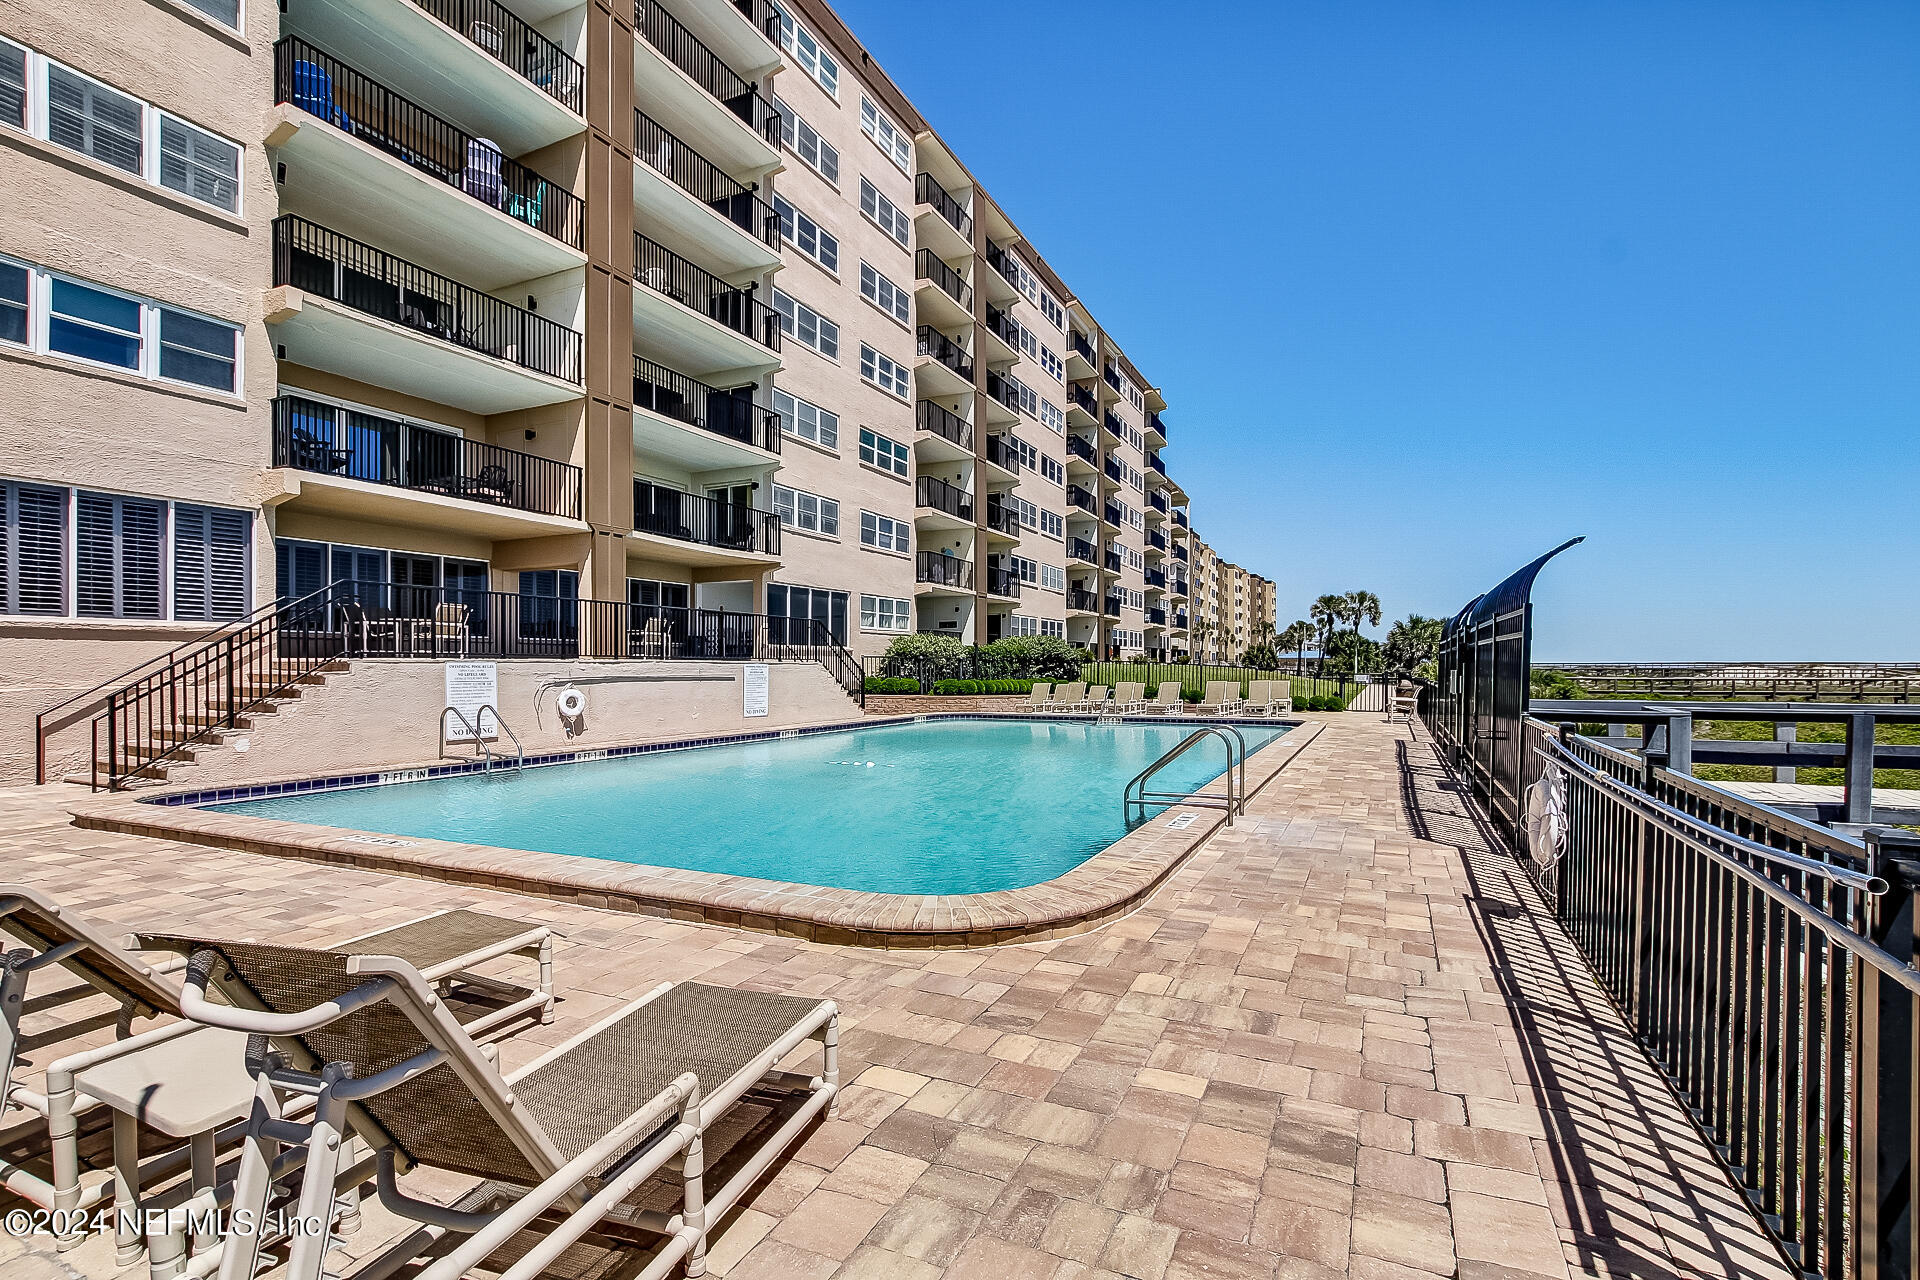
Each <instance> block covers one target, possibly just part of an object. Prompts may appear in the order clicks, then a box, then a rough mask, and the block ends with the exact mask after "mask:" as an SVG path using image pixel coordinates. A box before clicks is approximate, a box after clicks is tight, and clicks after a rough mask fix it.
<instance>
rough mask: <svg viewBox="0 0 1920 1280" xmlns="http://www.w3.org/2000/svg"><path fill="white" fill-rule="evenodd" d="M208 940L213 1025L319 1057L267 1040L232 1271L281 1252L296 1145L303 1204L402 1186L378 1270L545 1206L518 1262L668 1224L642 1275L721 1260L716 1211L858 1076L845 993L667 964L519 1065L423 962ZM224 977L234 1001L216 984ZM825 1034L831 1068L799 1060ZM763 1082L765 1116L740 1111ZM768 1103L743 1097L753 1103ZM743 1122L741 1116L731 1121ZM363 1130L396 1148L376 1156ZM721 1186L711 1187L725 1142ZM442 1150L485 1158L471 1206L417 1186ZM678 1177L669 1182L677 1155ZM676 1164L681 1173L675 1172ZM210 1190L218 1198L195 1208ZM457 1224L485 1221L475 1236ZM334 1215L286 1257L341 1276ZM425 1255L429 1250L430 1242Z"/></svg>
mask: <svg viewBox="0 0 1920 1280" xmlns="http://www.w3.org/2000/svg"><path fill="white" fill-rule="evenodd" d="M178 941H179V942H180V943H182V944H186V945H190V946H192V947H193V948H194V958H193V963H192V964H191V965H190V966H189V968H188V972H187V980H186V991H185V993H184V995H183V997H182V1004H183V1007H184V1008H185V1010H186V1012H187V1015H188V1016H189V1017H191V1018H193V1019H195V1020H197V1021H202V1022H205V1023H207V1024H208V1025H209V1026H215V1027H220V1028H223V1029H227V1030H232V1031H237V1032H246V1033H248V1034H250V1035H258V1034H267V1035H275V1036H279V1037H282V1038H292V1039H293V1040H295V1041H297V1043H298V1044H299V1045H300V1046H301V1047H302V1049H303V1050H304V1051H305V1053H306V1054H307V1055H308V1056H309V1057H310V1058H311V1059H312V1060H314V1061H316V1062H320V1063H324V1064H326V1065H325V1066H324V1067H323V1068H322V1069H321V1070H320V1071H319V1072H318V1074H317V1075H315V1074H312V1073H303V1072H301V1071H299V1070H294V1071H289V1070H288V1069H287V1068H286V1066H285V1065H284V1064H282V1063H279V1062H276V1061H275V1060H274V1058H273V1056H272V1055H258V1056H255V1057H253V1058H252V1059H251V1063H252V1069H253V1070H254V1072H255V1076H256V1081H257V1086H256V1087H257V1094H256V1103H255V1106H254V1110H253V1113H252V1116H251V1118H250V1119H249V1122H248V1140H247V1142H246V1144H245V1146H244V1147H243V1150H242V1156H241V1164H240V1169H239V1173H238V1176H237V1178H236V1181H235V1188H234V1196H233V1209H234V1219H233V1220H234V1227H233V1229H232V1230H231V1231H230V1232H229V1233H228V1235H227V1237H226V1240H225V1242H224V1251H223V1253H222V1255H221V1259H220V1274H221V1276H222V1278H223V1280H247V1278H248V1277H251V1276H252V1275H253V1274H254V1272H255V1269H256V1266H257V1264H258V1262H259V1260H260V1250H261V1245H262V1243H263V1241H262V1239H261V1237H260V1235H259V1225H258V1222H259V1220H258V1218H257V1217H254V1218H251V1219H249V1218H248V1217H247V1216H245V1215H246V1214H247V1211H252V1213H253V1214H255V1215H259V1214H263V1213H264V1211H265V1210H266V1209H267V1207H268V1204H269V1196H270V1193H271V1190H272V1184H273V1183H274V1181H275V1173H276V1169H275V1166H276V1163H284V1162H283V1159H282V1157H283V1155H288V1156H294V1157H295V1158H298V1156H297V1153H299V1152H301V1151H304V1153H305V1154H304V1161H303V1164H304V1170H303V1172H302V1175H301V1178H302V1180H301V1187H300V1194H299V1203H298V1207H297V1210H296V1212H297V1214H298V1215H299V1217H300V1218H303V1219H307V1220H316V1219H317V1220H320V1221H324V1220H325V1218H326V1215H327V1214H328V1212H329V1209H330V1205H331V1203H332V1197H333V1195H334V1188H335V1187H336V1186H338V1185H341V1184H342V1183H343V1182H349V1183H351V1182H353V1181H355V1180H362V1179H364V1178H365V1177H367V1176H368V1175H369V1174H374V1175H376V1176H377V1179H378V1187H379V1194H380V1199H381V1203H382V1204H383V1205H384V1206H386V1208H387V1209H389V1210H390V1211H392V1212H393V1213H395V1214H397V1215H399V1216H401V1217H405V1218H409V1219H411V1220H413V1221H415V1222H417V1223H419V1224H421V1225H420V1227H419V1229H417V1230H415V1231H413V1232H411V1233H409V1234H407V1235H405V1236H403V1237H402V1238H400V1240H399V1241H398V1242H397V1243H395V1244H394V1245H392V1246H389V1247H388V1249H387V1250H385V1251H384V1252H383V1253H381V1254H377V1255H375V1256H373V1257H371V1258H368V1259H365V1260H363V1261H362V1262H361V1263H360V1266H359V1268H358V1271H357V1273H358V1274H367V1275H382V1276H385V1275H392V1274H395V1273H397V1272H398V1271H399V1270H400V1268H401V1267H403V1266H406V1265H407V1264H409V1263H410V1262H412V1261H413V1260H415V1259H422V1260H423V1261H424V1260H426V1258H428V1257H430V1258H431V1259H432V1260H431V1261H428V1262H427V1265H426V1266H425V1267H424V1269H423V1270H420V1271H417V1272H412V1273H410V1274H413V1275H415V1276H416V1277H417V1280H453V1278H456V1277H462V1276H465V1275H467V1274H469V1273H470V1272H471V1271H472V1270H473V1269H475V1268H476V1267H477V1266H479V1265H480V1264H481V1263H482V1262H483V1261H484V1260H485V1259H487V1258H489V1257H491V1256H492V1255H494V1254H495V1253H497V1252H499V1251H500V1250H501V1247H502V1246H503V1245H506V1244H507V1243H508V1242H509V1241H510V1240H514V1238H515V1237H516V1236H518V1235H519V1233H520V1232H521V1230H522V1229H523V1228H526V1227H530V1226H533V1225H534V1224H535V1223H536V1222H538V1228H537V1235H536V1236H534V1237H533V1238H532V1239H531V1241H530V1242H529V1241H528V1237H521V1239H520V1241H516V1242H515V1243H516V1245H518V1244H521V1243H523V1242H526V1251H525V1252H524V1253H523V1254H520V1255H519V1256H518V1257H517V1258H516V1260H515V1261H514V1263H513V1265H512V1266H511V1268H510V1269H507V1271H506V1275H507V1276H508V1277H510V1278H512V1280H519V1278H520V1277H522V1276H532V1275H535V1274H538V1273H540V1272H542V1271H543V1270H544V1269H545V1268H546V1267H548V1266H549V1265H550V1264H551V1263H552V1262H553V1261H554V1259H556V1258H557V1257H558V1256H559V1255H560V1254H561V1253H562V1252H563V1251H565V1250H566V1249H567V1248H568V1247H569V1246H571V1245H573V1244H574V1243H575V1242H577V1241H579V1240H581V1239H582V1238H583V1237H585V1236H587V1235H588V1234H589V1233H597V1234H602V1235H607V1236H613V1237H615V1238H624V1239H626V1240H627V1241H629V1242H631V1240H632V1237H633V1234H634V1233H635V1232H636V1230H637V1231H643V1232H646V1233H649V1234H650V1235H653V1236H659V1237H664V1239H663V1240H662V1242H661V1244H660V1247H659V1250H658V1251H657V1253H656V1254H655V1255H654V1256H653V1258H652V1259H651V1261H650V1262H649V1263H648V1264H647V1266H646V1267H645V1268H644V1269H643V1270H640V1271H639V1272H638V1273H637V1274H638V1276H640V1277H645V1278H651V1277H658V1276H662V1275H664V1274H666V1273H667V1272H668V1271H669V1270H671V1269H672V1268H673V1267H675V1266H676V1265H677V1264H678V1263H679V1262H680V1261H681V1260H682V1259H684V1260H685V1263H686V1268H687V1273H688V1274H689V1275H691V1276H698V1275H701V1274H703V1273H704V1272H705V1270H706V1247H707V1233H708V1228H709V1223H711V1222H713V1221H714V1220H716V1219H718V1218H720V1217H722V1216H724V1215H725V1214H726V1213H727V1212H728V1211H729V1210H730V1209H732V1208H733V1206H734V1205H735V1204H736V1203H737V1202H738V1201H739V1199H740V1197H741V1195H742V1194H743V1193H744V1192H745V1191H746V1190H747V1188H748V1187H750V1186H752V1185H753V1184H754V1182H755V1181H756V1180H757V1179H758V1178H759V1177H760V1176H761V1175H763V1174H764V1173H765V1172H766V1170H767V1168H768V1167H769V1166H770V1165H771V1164H772V1163H773V1161H774V1160H775V1159H776V1158H777V1157H778V1156H779V1155H780V1154H781V1152H783V1151H785V1150H786V1148H787V1147H788V1146H790V1145H791V1144H792V1143H793V1142H795V1141H796V1140H797V1139H798V1138H799V1136H800V1134H801V1133H802V1132H803V1131H804V1130H805V1129H806V1128H807V1127H808V1125H809V1124H810V1123H811V1122H812V1121H813V1119H814V1117H815V1116H817V1115H819V1114H820V1113H821V1112H822V1111H823V1110H825V1109H826V1108H827V1107H828V1106H829V1105H830V1104H831V1103H832V1101H833V1099H834V1097H835V1095H836V1094H837V1093H838V1092H839V1079H838V1076H839V1050H838V1045H839V1011H838V1009H837V1008H836V1006H835V1005H834V1004H833V1003H832V1002H831V1001H826V1000H816V999H811V998H808V997H803V996H790V995H772V994H762V993H759V992H750V991H737V990H732V989H729V988H725V987H715V986H708V985H705V984H703V983H694V982H687V983H679V984H675V983H663V984H661V985H660V986H658V987H656V988H654V989H653V990H652V991H650V992H648V993H647V994H646V995H645V996H643V997H641V998H640V999H639V1000H636V1001H634V1002H632V1003H631V1004H628V1005H626V1006H625V1007H623V1008H621V1009H618V1010H616V1011H615V1012H613V1013H612V1014H610V1015H609V1016H607V1017H606V1018H604V1019H602V1020H601V1021H600V1022H599V1023H597V1024H596V1025H595V1026H593V1027H592V1028H590V1029H588V1030H586V1031H584V1032H582V1033H581V1034H580V1035H578V1036H576V1037H574V1038H573V1039H572V1040H570V1041H568V1042H567V1043H566V1044H563V1045H561V1046H560V1047H559V1048H557V1049H555V1050H553V1051H552V1052H551V1053H548V1054H546V1055H545V1056H543V1057H541V1058H539V1059H538V1060H536V1061H534V1062H532V1063H530V1064H529V1065H527V1066H525V1067H521V1068H519V1069H518V1070H516V1071H513V1072H511V1073H504V1072H502V1071H501V1070H500V1068H499V1067H498V1065H497V1064H496V1063H495V1062H494V1060H493V1059H492V1058H490V1057H488V1056H487V1055H486V1054H484V1053H483V1052H482V1051H481V1049H480V1047H479V1046H478V1045H477V1044H475V1043H474V1042H473V1040H472V1039H471V1038H470V1037H469V1036H468V1035H467V1033H466V1032H465V1031H464V1030H463V1029H462V1028H461V1027H460V1025H459V1024H458V1023H457V1022H455V1021H454V1020H453V1019H452V1018H451V1017H449V1016H448V1015H447V1013H446V1010H445V1008H444V1007H443V1006H442V1004H441V1003H440V1002H439V1001H438V1000H437V999H436V998H435V995H434V992H433V990H432V988H431V986H430V985H429V984H428V982H427V980H426V979H425V977H424V976H423V975H422V974H421V973H419V972H418V971H417V970H415V969H414V968H413V967H412V966H411V965H409V964H407V963H406V962H405V961H402V960H397V959H394V958H392V957H387V956H370V955H357V956H356V955H348V954H346V953H343V952H339V951H315V950H306V949H300V948H293V947H284V946H276V945H271V944H266V943H253V942H229V941H222V940H214V939H197V940H196V939H180V940H178ZM210 985H211V986H215V987H217V988H218V990H219V991H220V992H221V994H223V995H224V996H226V997H227V998H228V999H229V1000H230V1001H231V1004H229V1005H219V1004H214V1003H212V1002H211V1001H209V1000H208V999H207V998H206V991H207V988H208V987H209V986H210ZM810 1039H818V1040H819V1041H820V1043H821V1050H822V1056H823V1061H822V1064H821V1069H820V1072H819V1074H817V1075H810V1074H796V1073H791V1072H782V1071H779V1070H778V1066H779V1064H780V1063H781V1062H782V1061H783V1060H784V1059H786V1058H787V1057H788V1055H790V1054H791V1053H793V1051H794V1050H796V1049H799V1048H800V1047H801V1046H802V1045H804V1044H805V1043H806V1042H807V1041H808V1040H810ZM283 1090H293V1091H304V1090H311V1091H313V1093H314V1095H315V1097H316V1103H315V1107H314V1113H313V1116H312V1119H311V1121H310V1122H307V1123H300V1124H293V1123H289V1122H288V1121H286V1120H284V1119H279V1118H276V1116H275V1108H276V1104H277V1099H278V1096H279V1095H280V1093H281V1092H282V1091H283ZM749 1094H752V1095H753V1096H752V1098H751V1102H750V1103H749V1108H750V1109H751V1110H752V1111H754V1112H757V1113H758V1115H757V1117H756V1118H754V1119H753V1120H751V1121H749V1120H747V1119H745V1118H743V1117H742V1116H738V1115H734V1114H730V1113H732V1112H733V1111H734V1108H735V1106H736V1104H739V1103H741V1102H742V1101H743V1100H746V1099H747V1098H748V1095H749ZM746 1109H748V1108H743V1110H746ZM723 1124H724V1126H725V1128H724V1130H723V1129H722V1128H721V1127H720V1126H722V1125H723ZM349 1131H351V1132H352V1133H354V1134H357V1135H358V1136H359V1137H360V1138H361V1139H362V1140H364V1141H365V1142H367V1143H368V1144H369V1145H371V1146H372V1147H373V1149H374V1152H375V1154H374V1155H373V1156H372V1157H370V1158H367V1159H364V1160H361V1161H358V1162H356V1161H354V1160H353V1159H352V1158H351V1156H349V1155H346V1154H344V1153H343V1150H342V1148H343V1146H344V1145H345V1144H344V1143H343V1142H342V1141H341V1138H342V1137H343V1135H345V1134H347V1133H348V1132H349ZM715 1139H719V1141H718V1142H714V1145H716V1146H720V1147H725V1148H727V1149H726V1150H725V1151H722V1152H719V1153H717V1154H718V1159H716V1160H714V1161H713V1171H714V1173H715V1176H716V1180H717V1181H719V1182H720V1186H719V1188H718V1190H716V1191H715V1192H714V1193H713V1194H712V1195H711V1196H709V1195H707V1194H706V1186H705V1183H706V1177H707V1172H708V1165H709V1158H710V1157H711V1156H713V1155H715V1154H716V1153H715V1152H711V1151H709V1150H708V1144H709V1143H710V1142H713V1141H714V1140H715ZM420 1167H426V1168H431V1169H435V1170H440V1171H444V1172H446V1173H450V1174H454V1175H459V1176H464V1177H470V1178H480V1179H483V1180H485V1181H483V1183H482V1185H481V1186H480V1187H478V1188H476V1189H475V1190H474V1191H471V1192H469V1193H468V1194H467V1195H466V1196H464V1197H463V1198H462V1199H461V1200H459V1201H458V1202H457V1203H455V1204H454V1205H452V1206H447V1205H443V1204H439V1203H434V1202H431V1201H427V1200H424V1199H420V1198H417V1197H416V1196H414V1195H411V1194H408V1192H406V1191H404V1190H402V1189H401V1187H400V1186H399V1176H400V1175H401V1174H403V1173H406V1172H408V1171H410V1170H412V1169H415V1168H420ZM662 1171H668V1172H669V1177H668V1178H667V1179H662V1180H661V1182H658V1183H655V1184H654V1185H653V1186H651V1187H649V1186H648V1185H647V1184H648V1183H649V1181H650V1180H651V1179H653V1178H654V1176H655V1175H656V1174H659V1173H661V1172H662ZM663 1184H664V1185H663ZM201 1207H210V1206H208V1205H207V1204H206V1201H205V1200H204V1198H203V1199H202V1201H201V1202H200V1204H198V1205H194V1206H191V1207H190V1209H189V1212H191V1211H192V1209H197V1208H201ZM449 1237H463V1238H461V1239H459V1240H458V1242H457V1243H456V1242H455V1241H454V1240H452V1239H450V1238H449ZM327 1248H328V1242H327V1238H326V1232H324V1231H321V1232H317V1233H315V1234H312V1235H306V1236H303V1235H295V1236H294V1238H293V1239H292V1240H291V1241H290V1244H289V1258H288V1261H287V1264H286V1274H287V1275H288V1276H289V1277H291V1278H292V1280H320V1277H321V1275H322V1263H323V1261H324V1259H325V1256H326V1252H327ZM423 1255H424V1257H423Z"/></svg>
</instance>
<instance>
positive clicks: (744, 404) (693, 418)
mask: <svg viewBox="0 0 1920 1280" xmlns="http://www.w3.org/2000/svg"><path fill="white" fill-rule="evenodd" d="M633 407H634V408H636V409H646V410H649V411H651V412H653V413H657V414H659V415H660V416H662V417H664V418H672V419H673V420H674V421H675V422H684V423H686V424H687V425H688V426H690V427H698V428H700V429H701V430H702V431H711V432H713V434H715V435H717V436H725V437H726V438H727V439H729V440H738V441H740V443H742V444H750V445H755V446H757V447H759V448H761V449H766V450H768V451H769V452H771V453H778V452H780V415H779V414H778V413H775V412H774V411H773V410H771V409H762V408H761V407H760V406H759V405H757V404H755V403H754V402H753V390H752V388H750V387H746V388H740V389H737V390H730V391H723V390H721V389H719V388H718V387H710V386H708V385H707V384H706V383H704V382H700V381H698V380H696V379H694V378H689V377H688V376H687V375H686V374H684V373H679V372H676V371H675V370H672V369H668V368H664V367H663V366H661V365H657V364H655V363H653V362H652V361H651V360H642V359H641V358H640V357H639V356H635V357H634V358H633Z"/></svg>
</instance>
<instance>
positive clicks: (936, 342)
mask: <svg viewBox="0 0 1920 1280" xmlns="http://www.w3.org/2000/svg"><path fill="white" fill-rule="evenodd" d="M915 336H916V337H918V339H919V342H920V346H919V350H920V354H921V355H923V356H928V357H930V358H932V359H934V360H938V361H939V362H940V363H941V364H943V365H945V366H946V367H947V368H949V369H951V370H953V371H954V372H955V373H957V374H959V375H960V377H961V380H962V381H965V382H972V381H973V360H972V358H971V357H969V356H968V355H967V353H966V352H965V351H964V350H963V349H962V348H961V346H960V344H959V343H957V342H955V341H954V340H953V339H952V338H949V337H948V336H947V335H946V334H944V333H942V332H940V331H939V330H938V329H936V328H934V327H933V326H932V325H930V324H923V325H921V326H920V328H919V329H918V330H916V331H915Z"/></svg>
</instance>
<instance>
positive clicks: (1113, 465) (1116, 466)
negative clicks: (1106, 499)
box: [1105, 457, 1127, 484]
mask: <svg viewBox="0 0 1920 1280" xmlns="http://www.w3.org/2000/svg"><path fill="white" fill-rule="evenodd" d="M1105 470H1106V473H1107V479H1109V480H1111V481H1113V482H1114V483H1115V484H1125V483H1126V482H1127V477H1126V473H1125V472H1123V471H1121V470H1120V460H1119V459H1118V458H1112V457H1110V458H1108V459H1107V465H1106V468H1105Z"/></svg>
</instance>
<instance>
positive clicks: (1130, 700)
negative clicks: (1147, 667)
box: [1107, 681, 1147, 716]
mask: <svg viewBox="0 0 1920 1280" xmlns="http://www.w3.org/2000/svg"><path fill="white" fill-rule="evenodd" d="M1107 709H1108V710H1109V711H1113V712H1116V713H1118V714H1120V715H1123V716H1130V715H1136V714H1138V713H1139V712H1142V711H1145V710H1146V709H1147V686H1146V685H1145V684H1136V683H1130V682H1126V681H1122V682H1121V683H1119V684H1117V685H1115V686H1113V701H1112V702H1111V703H1109V704H1108V706H1107Z"/></svg>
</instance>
